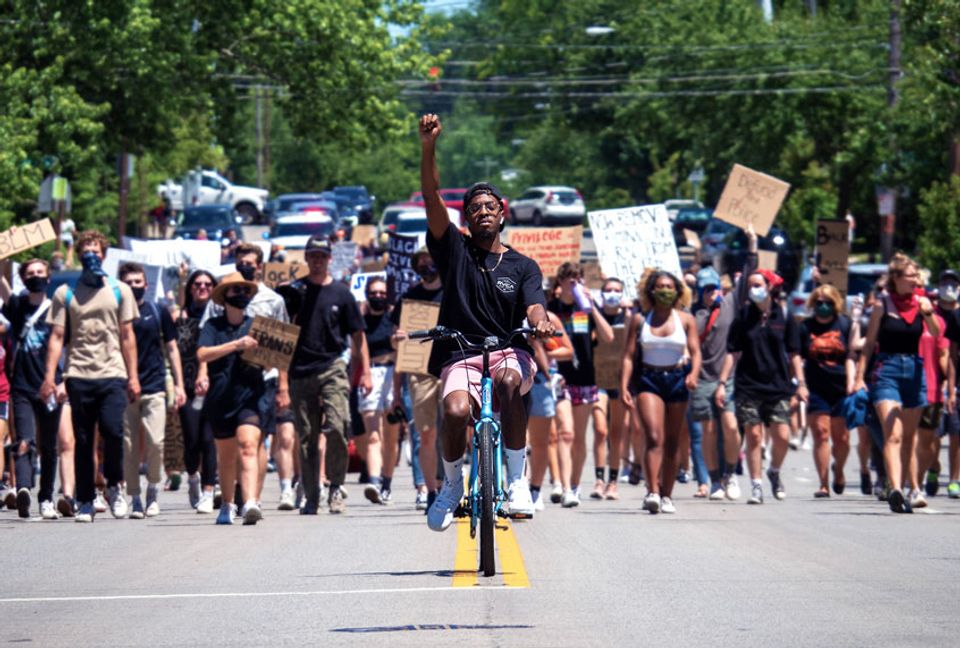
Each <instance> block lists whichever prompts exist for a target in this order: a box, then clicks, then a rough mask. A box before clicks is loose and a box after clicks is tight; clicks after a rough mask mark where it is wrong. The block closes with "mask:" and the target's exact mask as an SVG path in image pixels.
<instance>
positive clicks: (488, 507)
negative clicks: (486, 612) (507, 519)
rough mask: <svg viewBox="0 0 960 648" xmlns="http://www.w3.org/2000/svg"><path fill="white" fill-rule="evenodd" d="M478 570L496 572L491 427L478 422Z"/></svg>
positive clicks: (488, 574) (484, 572)
mask: <svg viewBox="0 0 960 648" xmlns="http://www.w3.org/2000/svg"><path fill="white" fill-rule="evenodd" d="M479 432H480V434H479V436H480V571H482V572H483V575H484V576H493V575H494V574H495V573H496V572H497V566H496V559H495V556H494V545H493V535H494V534H493V531H494V525H495V523H496V518H495V513H494V510H495V508H496V501H495V499H494V498H495V497H496V484H495V483H494V477H493V463H494V462H493V427H492V426H491V425H490V424H489V423H481V424H480V430H479Z"/></svg>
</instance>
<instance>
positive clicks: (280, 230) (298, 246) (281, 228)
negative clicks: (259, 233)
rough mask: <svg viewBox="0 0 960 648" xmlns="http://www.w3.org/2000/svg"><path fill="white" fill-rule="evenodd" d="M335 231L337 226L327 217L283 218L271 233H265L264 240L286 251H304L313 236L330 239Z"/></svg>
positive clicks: (311, 215) (314, 215)
mask: <svg viewBox="0 0 960 648" xmlns="http://www.w3.org/2000/svg"><path fill="white" fill-rule="evenodd" d="M335 229H336V224H335V223H334V221H333V219H332V218H330V217H329V216H327V215H317V214H302V215H299V216H282V217H280V218H278V219H277V222H276V223H274V224H273V226H272V227H271V228H270V231H269V232H264V233H263V238H264V239H266V240H268V241H270V243H272V244H274V245H279V246H281V247H282V248H283V249H285V250H302V249H303V248H305V247H306V245H307V240H308V239H309V238H310V237H311V236H314V235H320V236H326V237H329V236H330V235H331V234H333V232H334V230H335Z"/></svg>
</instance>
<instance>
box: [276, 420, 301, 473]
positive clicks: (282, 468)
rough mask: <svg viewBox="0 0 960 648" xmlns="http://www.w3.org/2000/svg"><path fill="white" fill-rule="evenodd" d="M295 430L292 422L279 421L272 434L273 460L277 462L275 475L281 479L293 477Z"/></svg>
mask: <svg viewBox="0 0 960 648" xmlns="http://www.w3.org/2000/svg"><path fill="white" fill-rule="evenodd" d="M296 435H297V432H296V430H295V429H294V426H293V423H281V424H280V425H278V426H277V433H276V435H274V441H275V443H274V445H273V460H274V461H275V462H277V476H278V477H279V478H280V479H281V480H284V479H293V474H294V467H293V462H294V454H295V453H294V452H293V443H294V439H295V438H296Z"/></svg>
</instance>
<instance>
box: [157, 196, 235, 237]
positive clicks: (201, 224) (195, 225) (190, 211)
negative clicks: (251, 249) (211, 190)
mask: <svg viewBox="0 0 960 648" xmlns="http://www.w3.org/2000/svg"><path fill="white" fill-rule="evenodd" d="M240 220H241V219H240V216H239V214H237V212H236V211H234V209H233V207H232V206H230V205H202V206H200V207H187V208H186V209H184V210H183V213H182V214H181V215H180V219H179V221H178V223H177V229H176V231H175V232H174V235H173V237H174V238H177V239H195V238H197V233H198V232H199V231H200V230H206V232H207V238H208V239H210V240H211V241H219V240H220V239H222V238H224V237H225V236H226V234H227V231H228V230H234V231H235V232H237V234H239V233H240Z"/></svg>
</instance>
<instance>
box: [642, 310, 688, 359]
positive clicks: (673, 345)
mask: <svg viewBox="0 0 960 648" xmlns="http://www.w3.org/2000/svg"><path fill="white" fill-rule="evenodd" d="M652 317H653V311H651V312H650V313H649V314H648V315H647V318H646V323H645V325H644V327H643V328H642V329H641V331H640V344H641V346H642V347H643V361H644V362H645V363H646V364H648V365H653V366H655V367H672V366H674V365H677V364H679V363H680V360H681V359H682V358H683V354H684V353H685V352H686V350H687V334H686V332H685V331H684V330H683V322H682V321H681V320H680V315H679V314H678V313H677V311H675V310H674V311H673V312H672V317H673V333H671V334H670V335H667V336H663V337H661V336H659V335H654V334H653V331H652V327H651V325H650V320H651V319H652Z"/></svg>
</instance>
